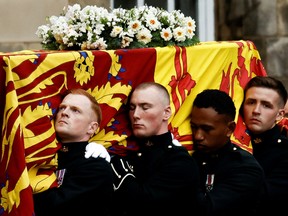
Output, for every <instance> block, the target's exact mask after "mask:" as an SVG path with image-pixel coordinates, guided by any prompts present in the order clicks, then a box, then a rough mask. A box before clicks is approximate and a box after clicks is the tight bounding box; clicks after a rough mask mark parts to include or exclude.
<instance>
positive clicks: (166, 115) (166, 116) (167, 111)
mask: <svg viewBox="0 0 288 216" xmlns="http://www.w3.org/2000/svg"><path fill="white" fill-rule="evenodd" d="M170 117H171V107H170V105H168V106H166V108H165V109H164V116H163V118H164V120H168V119H169V118H170Z"/></svg>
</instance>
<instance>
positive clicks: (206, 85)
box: [0, 41, 266, 216]
mask: <svg viewBox="0 0 288 216" xmlns="http://www.w3.org/2000/svg"><path fill="white" fill-rule="evenodd" d="M254 76H266V71H265V69H264V67H263V65H262V63H261V60H260V56H259V53H258V51H257V49H256V47H255V46H254V44H253V43H252V42H251V41H231V42H229V41H227V42H225V41H223V42H203V43H200V44H199V45H195V46H191V47H175V46H173V47H162V48H160V47H156V48H145V49H119V50H106V51H84V50H83V51H31V50H24V51H20V52H14V53H1V54H0V83H1V94H0V100H1V106H0V112H1V115H0V122H1V152H0V159H1V163H0V184H1V202H0V216H2V215H5V216H6V215H11V216H16V215H17V216H18V215H21V216H32V215H33V214H34V210H33V196H32V195H33V193H39V192H41V191H44V190H47V189H49V188H51V187H57V183H56V176H55V174H54V171H55V169H56V168H57V150H58V149H59V147H60V145H61V143H59V141H58V140H57V138H56V134H55V129H54V115H55V113H56V111H57V108H58V105H59V103H60V101H61V94H62V93H63V92H64V91H66V90H67V89H71V88H83V89H85V90H87V91H88V92H90V93H91V94H92V95H93V96H95V98H96V99H97V101H98V102H99V103H100V106H101V108H102V110H103V121H102V123H101V126H100V129H99V131H98V133H97V135H95V136H94V137H92V138H91V141H96V142H98V143H101V144H102V145H104V146H105V147H106V148H107V149H109V151H110V152H113V153H117V154H125V152H126V151H127V150H128V149H129V150H134V149H136V148H137V144H136V143H135V142H134V141H133V140H132V139H131V130H130V126H129V121H128V117H127V112H126V103H127V97H128V95H129V93H130V92H131V90H132V89H133V88H134V87H135V86H137V85H138V84H139V83H141V82H146V81H153V82H158V83H161V84H162V85H164V86H165V87H166V88H167V90H168V91H169V92H170V97H171V107H172V110H173V115H172V117H171V118H170V122H169V129H170V130H171V132H172V133H173V134H174V137H175V138H176V139H178V140H179V141H180V143H181V144H182V145H183V146H185V147H186V148H187V149H188V150H189V152H191V153H193V143H192V140H191V129H190V124H189V114H190V111H191V106H192V103H193V100H194V98H195V96H196V95H197V94H198V93H199V92H201V91H202V90H204V89H221V90H223V91H225V92H227V93H228V94H229V95H230V96H231V97H232V99H233V101H234V102H235V105H236V108H237V109H239V108H240V105H241V102H242V99H243V87H244V86H245V84H246V83H247V82H248V81H249V79H251V78H252V77H254ZM235 120H236V121H237V129H236V131H235V133H234V135H233V137H232V138H233V141H234V142H235V143H237V144H239V145H240V146H241V147H243V148H245V149H247V150H248V151H249V150H251V146H250V140H249V137H248V136H247V134H246V133H245V126H244V124H243V122H242V119H241V117H240V116H239V115H238V112H237V116H236V119H235Z"/></svg>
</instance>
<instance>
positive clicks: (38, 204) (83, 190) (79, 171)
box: [34, 158, 113, 215]
mask: <svg viewBox="0 0 288 216" xmlns="http://www.w3.org/2000/svg"><path fill="white" fill-rule="evenodd" d="M84 160H86V161H85V163H80V164H78V165H77V167H75V168H70V169H68V170H66V172H65V175H64V180H63V183H62V185H61V186H60V187H58V188H51V189H48V190H47V191H44V192H42V193H39V194H35V195H34V202H35V211H36V213H37V212H38V213H39V212H40V213H39V215H49V212H50V210H51V211H52V212H53V211H55V209H60V208H63V209H65V207H66V206H68V208H69V206H70V208H71V205H73V204H74V203H75V204H76V203H78V205H79V204H80V203H86V204H87V206H89V203H90V200H89V199H91V197H95V198H94V201H96V200H97V198H96V197H99V200H102V199H103V200H105V199H106V200H108V201H109V199H110V197H109V196H110V195H112V193H113V176H112V170H111V167H110V165H109V163H108V162H107V161H105V159H103V158H89V159H84ZM95 195H97V196H95ZM76 205H77V204H76ZM90 208H91V207H90ZM94 208H95V207H94ZM41 212H42V213H43V214H42V213H41ZM36 215H37V214H36ZM51 215H53V214H52V213H51Z"/></svg>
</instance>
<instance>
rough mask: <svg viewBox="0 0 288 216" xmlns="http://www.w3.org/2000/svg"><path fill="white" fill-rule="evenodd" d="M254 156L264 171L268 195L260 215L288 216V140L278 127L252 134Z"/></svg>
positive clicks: (264, 199)
mask: <svg viewBox="0 0 288 216" xmlns="http://www.w3.org/2000/svg"><path fill="white" fill-rule="evenodd" d="M251 142H252V147H253V155H254V157H255V158H256V159H257V160H258V162H259V163H260V165H261V166H262V167H263V169H264V173H265V178H266V184H267V193H266V194H265V195H264V198H263V203H262V205H261V207H260V208H259V215H261V214H262V215H263V214H264V213H265V215H269V214H270V215H282V214H285V212H286V214H287V205H288V140H287V137H286V136H285V135H283V134H281V130H280V128H279V127H278V126H277V125H276V126H275V127H274V128H272V129H271V130H269V131H266V132H265V133H262V134H260V135H253V134H251Z"/></svg>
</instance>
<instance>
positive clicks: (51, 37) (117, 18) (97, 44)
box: [36, 4, 199, 50]
mask: <svg viewBox="0 0 288 216" xmlns="http://www.w3.org/2000/svg"><path fill="white" fill-rule="evenodd" d="M47 22H48V23H47V24H46V25H41V26H39V27H38V29H37V31H36V35H37V36H38V37H39V38H41V39H42V41H41V43H42V45H43V48H44V49H59V50H63V49H99V50H100V49H101V50H102V49H118V48H141V47H149V46H172V45H179V46H191V45H194V44H196V43H198V42H199V40H198V39H197V38H195V30H196V23H195V20H194V19H192V18H191V17H186V16H185V15H184V14H183V13H181V11H179V10H174V11H172V12H168V11H166V10H163V9H160V8H156V7H152V6H147V5H145V6H141V7H134V8H132V9H130V10H128V9H123V8H116V9H113V10H112V11H111V12H109V11H108V10H107V9H105V8H103V7H97V6H95V5H93V6H91V5H88V6H86V7H84V8H83V9H81V7H80V5H79V4H74V5H72V6H70V5H69V6H68V7H67V9H65V8H64V10H63V15H61V16H55V15H53V16H50V17H49V19H47ZM172 29H173V31H172Z"/></svg>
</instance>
